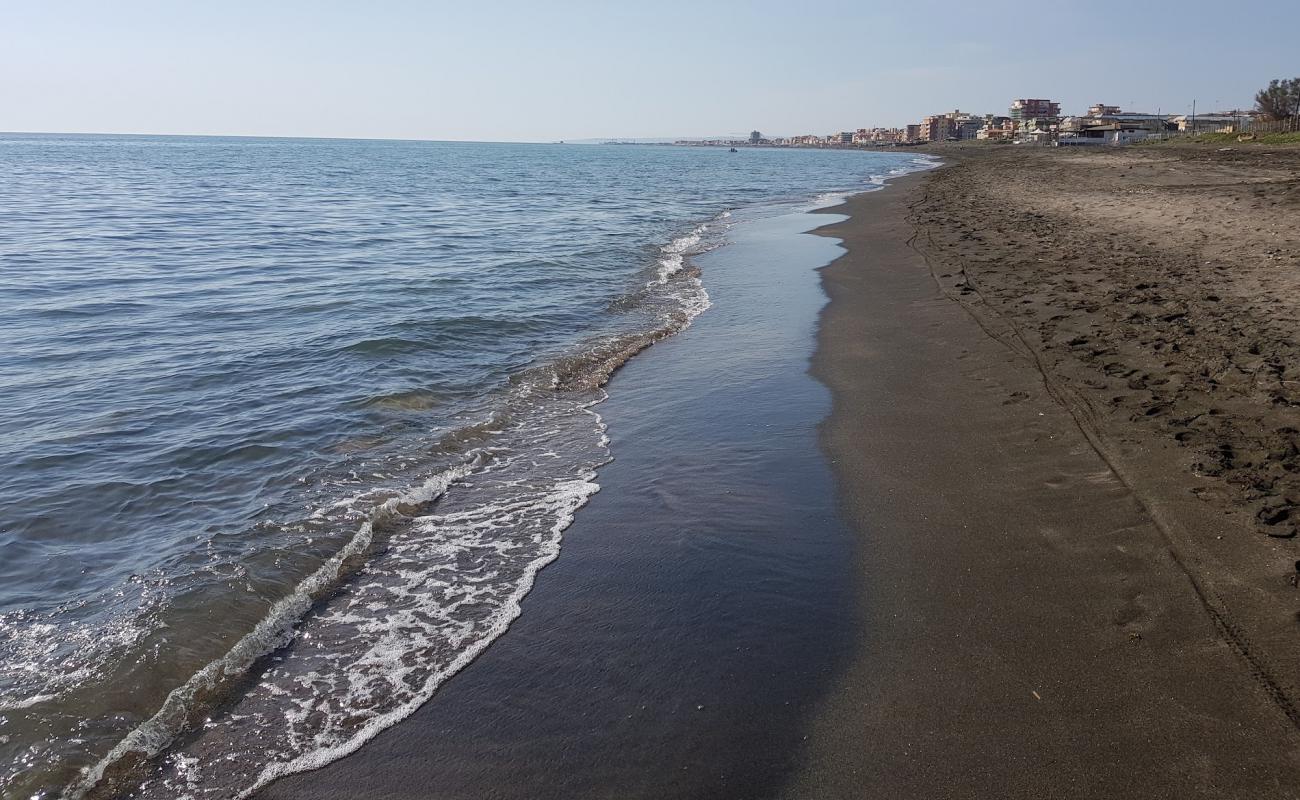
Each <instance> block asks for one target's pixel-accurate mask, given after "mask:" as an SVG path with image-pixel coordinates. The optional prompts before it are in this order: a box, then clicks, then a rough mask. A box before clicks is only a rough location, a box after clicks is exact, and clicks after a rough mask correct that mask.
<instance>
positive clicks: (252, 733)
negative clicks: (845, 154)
mask: <svg viewBox="0 0 1300 800" xmlns="http://www.w3.org/2000/svg"><path fill="white" fill-rule="evenodd" d="M707 230H708V227H707V226H706V225H701V226H697V227H696V228H694V229H692V230H691V232H689V233H687V234H685V235H683V236H681V237H678V238H676V239H674V240H673V241H672V242H670V243H669V244H668V245H665V246H664V247H663V248H662V252H663V254H664V258H665V259H670V258H671V259H673V266H674V268H673V269H672V271H671V272H667V273H660V272H659V270H660V269H662V267H663V265H662V264H659V265H658V266H657V268H656V274H655V276H654V277H652V279H651V280H650V281H649V282H648V283H647V285H646V287H644V288H643V289H641V290H638V292H637V293H636V304H637V306H638V307H639V308H640V309H641V310H643V311H644V312H645V314H646V315H647V316H645V319H646V320H648V322H643V323H642V324H641V325H639V326H638V327H637V328H636V329H634V330H630V331H627V332H624V333H617V334H612V335H606V336H601V337H594V338H592V339H589V340H587V341H586V342H585V343H582V344H581V345H579V346H578V347H577V348H575V349H574V350H573V351H572V352H570V353H569V354H567V355H561V356H559V357H557V358H554V359H552V360H551V361H549V362H547V363H544V364H541V365H538V366H536V367H532V368H529V369H526V370H523V371H522V372H520V373H518V374H517V375H516V376H515V377H514V378H513V379H512V380H511V383H510V387H509V390H508V391H507V393H506V395H505V396H504V399H503V401H502V402H500V403H499V404H498V405H497V407H496V408H495V409H494V410H491V411H489V412H488V413H486V414H485V415H484V416H482V417H481V418H480V419H478V420H477V421H470V420H466V421H464V422H463V424H460V425H458V426H456V427H454V428H453V429H451V430H448V431H446V432H444V433H442V434H440V435H438V436H436V437H435V439H434V442H433V443H432V449H433V450H434V451H435V452H437V453H440V454H442V456H443V457H456V456H459V457H460V460H459V461H457V462H456V463H454V464H451V465H449V466H446V467H444V468H442V469H440V470H439V471H438V472H436V473H435V474H433V475H432V476H430V477H429V478H427V479H426V480H425V481H424V482H423V483H422V484H421V485H420V486H419V487H418V488H416V489H415V490H412V491H408V492H402V493H396V494H391V495H390V496H387V497H384V498H383V499H379V498H377V497H374V496H371V495H370V494H367V493H364V492H363V493H361V494H358V495H354V496H350V497H345V498H343V499H341V500H336V501H334V502H333V503H331V504H330V505H328V506H325V507H321V508H318V509H317V511H316V512H314V513H313V515H312V516H313V519H316V520H327V519H337V518H346V517H348V516H350V515H355V514H360V515H362V516H363V520H362V522H361V523H360V525H359V526H358V527H357V528H356V530H355V532H354V533H353V534H352V536H351V537H350V538H349V539H348V540H347V541H346V542H345V543H344V544H343V545H342V546H341V547H340V548H339V549H338V550H337V551H336V552H335V553H334V554H333V555H332V556H330V557H329V558H328V559H327V560H326V561H325V562H324V563H323V564H321V565H320V566H319V567H318V568H317V569H316V570H315V571H314V572H312V573H311V574H310V575H309V576H307V577H306V578H305V579H304V580H302V581H301V582H300V583H299V584H298V585H297V586H296V587H295V588H294V589H293V591H292V592H290V593H289V594H288V595H287V596H285V597H283V598H281V599H280V600H278V601H277V602H275V603H274V604H273V605H272V606H271V608H270V609H269V611H268V612H267V613H266V615H265V616H264V617H263V618H262V619H261V620H260V621H259V622H258V623H257V624H256V626H255V627H254V628H253V630H252V631H250V632H249V633H248V634H246V635H245V636H244V637H243V638H242V639H240V640H239V641H238V642H237V643H236V644H235V645H234V646H233V647H232V648H231V649H230V650H229V651H228V652H227V653H225V654H224V655H223V656H222V657H221V658H219V659H216V660H214V661H212V662H210V663H208V664H207V665H206V666H204V667H203V668H202V669H200V670H199V671H197V672H196V673H194V674H193V675H192V676H191V677H190V678H189V679H188V680H187V681H185V683H184V684H182V685H181V686H179V687H177V688H176V689H174V690H173V691H172V692H171V693H170V694H169V695H168V696H167V697H166V699H165V700H164V702H163V703H162V706H161V708H160V709H159V710H158V711H157V712H156V713H155V714H154V715H153V716H152V717H151V718H150V719H148V720H147V721H145V722H144V723H142V724H140V725H139V726H137V727H136V728H135V729H134V730H132V731H131V732H130V733H129V734H128V735H126V736H125V737H124V738H123V739H121V740H120V741H119V742H118V743H117V744H116V745H115V746H114V747H113V748H112V749H111V750H110V751H109V752H108V753H107V754H106V755H105V756H104V757H103V758H101V759H99V761H98V762H97V763H95V764H94V765H93V766H91V767H90V768H88V769H85V770H83V772H82V773H81V774H80V775H79V777H78V778H77V779H76V780H75V781H74V782H73V783H72V784H71V785H69V786H68V787H67V789H66V790H65V791H64V793H63V795H62V796H63V797H64V798H65V800H80V798H94V797H112V796H115V795H116V794H119V793H122V792H125V791H131V792H132V794H133V796H135V797H139V798H143V799H146V800H147V798H155V797H156V798H169V799H170V798H175V797H180V796H185V797H192V798H201V797H202V798H207V797H231V796H238V797H246V796H248V795H249V794H251V793H252V792H254V791H256V790H257V789H258V788H260V787H261V786H264V785H266V784H267V783H268V782H270V781H271V780H274V779H275V778H277V777H280V776H282V775H286V774H289V773H292V772H297V771H301V770H305V769H312V768H315V767H318V766H321V765H323V764H325V763H328V762H329V761H332V760H335V759H337V758H339V757H341V756H343V755H346V754H347V753H350V752H352V751H354V750H355V749H357V748H358V747H360V746H361V745H362V744H363V743H364V742H366V741H368V740H369V739H370V738H373V736H375V735H376V734H377V733H378V732H379V731H381V730H383V729H385V728H387V727H389V726H391V725H392V724H394V723H395V722H397V721H399V720H401V719H403V718H405V717H406V716H409V715H410V714H411V713H413V712H414V711H415V710H416V709H417V708H419V707H420V705H422V704H423V703H424V702H425V701H427V700H428V699H429V698H430V697H431V696H432V695H433V694H434V693H435V692H436V691H437V689H438V687H439V686H441V685H442V683H443V682H445V681H446V680H447V678H449V677H450V676H451V675H453V674H455V673H456V672H457V671H459V670H460V669H462V668H463V667H464V666H465V665H466V664H468V663H469V662H471V661H472V660H473V659H474V658H475V657H476V656H477V655H478V654H479V653H481V652H482V651H483V650H484V649H485V648H486V647H487V646H488V645H489V644H490V643H491V642H492V641H493V640H494V639H496V638H497V637H498V636H500V635H501V633H503V632H504V631H505V630H506V628H507V627H508V626H509V624H510V623H511V622H512V621H513V620H514V619H516V618H517V617H518V615H519V613H520V611H521V606H520V603H521V601H522V598H523V597H524V596H525V595H526V594H527V593H528V591H529V590H530V589H531V587H532V585H533V582H534V579H535V576H536V574H537V572H538V571H539V570H540V569H541V568H542V567H544V566H545V565H546V564H548V563H550V562H551V561H553V560H554V559H555V558H556V556H557V555H558V553H559V549H560V542H561V534H562V532H563V531H564V530H565V529H566V528H567V527H568V526H569V525H570V524H571V523H572V521H573V519H574V516H575V514H576V512H577V510H578V509H579V508H581V506H582V505H583V504H585V503H586V502H587V500H588V498H590V497H591V495H593V494H594V493H595V492H597V491H598V490H599V485H598V484H597V483H596V481H595V478H596V474H597V470H598V468H599V467H600V466H602V465H603V464H605V463H607V462H608V460H609V458H610V455H609V451H608V438H607V436H606V435H605V426H604V423H603V422H602V420H601V419H600V416H599V414H597V413H596V412H595V411H594V410H593V407H594V406H595V405H597V404H599V403H600V402H602V401H603V400H604V399H605V397H606V395H605V392H604V390H603V388H602V387H603V386H604V385H605V383H607V382H608V380H609V379H610V378H611V377H612V375H613V374H614V373H615V372H616V371H617V370H618V369H619V368H621V367H622V366H623V365H624V364H626V363H627V362H628V361H629V360H630V359H631V358H632V357H634V356H635V355H636V354H637V353H639V352H641V351H643V350H644V349H646V348H647V347H650V346H651V345H653V344H654V343H655V342H657V341H660V340H662V339H664V338H666V337H669V336H672V335H673V334H675V333H677V332H679V331H681V330H682V329H684V328H685V327H687V326H688V325H689V324H690V323H691V321H692V320H693V319H694V318H695V317H696V316H698V315H699V314H700V313H702V312H703V311H704V310H706V309H707V308H708V307H709V300H708V294H707V292H706V291H705V290H704V286H703V283H702V281H701V278H700V272H699V270H698V269H697V268H695V267H694V266H689V265H686V264H685V261H686V259H687V258H688V257H689V255H690V254H691V253H693V252H698V251H699V250H700V249H701V248H702V245H701V242H702V237H703V235H704V234H705V232H706V231H707ZM676 259H681V263H680V264H679V263H678V262H677V261H676ZM371 341H374V340H371ZM385 343H387V340H385ZM423 397H424V395H422V394H421V393H410V392H403V393H397V394H395V395H388V396H384V397H381V398H376V400H377V402H378V403H380V404H381V405H384V406H387V405H389V404H390V403H392V404H396V405H397V406H399V407H405V405H406V404H407V403H408V402H414V403H415V404H416V405H418V404H419V403H421V402H422V401H423V400H422V398H423ZM258 676H261V677H258ZM231 752H260V753H266V754H268V761H266V762H265V763H255V762H248V763H243V762H240V763H235V762H232V761H230V760H229V759H226V758H225V756H226V755H228V754H229V753H231ZM216 764H219V765H221V766H220V767H219V768H218V769H214V768H213V767H212V765H216Z"/></svg>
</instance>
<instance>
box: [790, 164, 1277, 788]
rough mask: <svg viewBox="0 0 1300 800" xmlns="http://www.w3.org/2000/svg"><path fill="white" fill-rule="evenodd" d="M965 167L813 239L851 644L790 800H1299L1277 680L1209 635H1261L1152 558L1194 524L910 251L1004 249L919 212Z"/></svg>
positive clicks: (1181, 571)
mask: <svg viewBox="0 0 1300 800" xmlns="http://www.w3.org/2000/svg"><path fill="white" fill-rule="evenodd" d="M965 163H966V162H965V161H963V162H962V163H959V164H958V165H957V166H949V167H946V168H944V169H941V170H939V171H937V172H936V173H933V174H931V175H918V176H911V177H908V178H904V179H902V180H899V181H896V182H895V183H894V184H893V185H892V186H891V188H889V189H887V190H885V191H881V192H875V193H870V194H865V195H860V196H858V197H856V198H853V199H851V200H850V201H849V202H848V204H847V206H845V207H840V208H836V209H835V211H836V212H847V213H848V214H850V219H849V220H848V221H846V222H843V223H839V224H835V225H832V226H829V227H827V228H824V229H822V231H821V232H822V233H824V234H826V235H829V236H834V237H837V238H839V239H841V240H842V241H843V243H844V246H845V248H846V253H845V254H844V255H843V256H842V257H841V258H840V259H839V260H837V261H836V262H834V263H833V264H832V265H831V266H829V267H828V268H826V270H825V271H824V272H823V276H824V287H825V289H826V291H827V293H828V294H829V296H830V303H829V305H828V306H827V308H826V310H825V312H824V314H823V317H822V325H821V329H820V333H819V349H818V352H817V355H816V358H815V362H814V373H815V375H816V376H817V377H819V378H820V379H821V380H822V381H824V382H825V383H826V384H827V385H828V386H829V387H830V389H831V391H832V395H833V413H832V416H831V417H830V419H829V420H828V421H827V422H826V423H825V424H824V426H823V429H822V438H823V445H824V447H825V449H826V451H827V452H828V454H829V457H830V459H831V460H832V462H833V468H834V470H835V472H836V475H837V478H838V481H839V486H840V495H841V500H842V503H843V506H844V513H845V515H846V516H847V518H848V519H849V520H850V521H851V522H852V524H853V525H855V526H856V528H857V529H858V531H859V535H860V537H861V549H860V553H859V570H860V572H861V577H862V581H863V585H864V587H865V588H864V592H863V600H862V602H863V615H864V617H865V619H866V622H865V628H864V630H863V633H862V639H861V642H860V645H859V648H858V650H857V655H856V658H855V659H854V662H853V665H852V666H851V667H850V668H849V669H848V670H847V671H846V672H845V674H844V675H843V676H842V677H841V679H840V680H839V683H838V686H837V688H836V689H835V690H834V691H833V692H832V693H831V694H830V697H829V699H828V700H827V701H826V702H825V703H824V705H823V707H822V708H821V711H820V713H819V715H818V717H817V719H816V720H815V722H814V723H813V724H812V726H811V729H810V735H809V745H808V751H807V763H806V766H805V768H804V769H803V770H802V772H801V773H800V775H799V776H797V779H796V780H794V781H792V782H791V783H790V784H789V785H788V786H786V787H785V789H784V795H785V796H788V797H792V798H797V797H804V798H806V797H850V796H869V797H870V796H896V797H908V798H910V797H926V798H941V797H942V798H989V797H1003V798H1017V797H1024V798H1030V797H1033V798H1045V797H1144V798H1154V797H1180V798H1186V797H1222V798H1230V797H1231V798H1239V797H1252V798H1290V797H1298V796H1300V788H1298V782H1297V780H1296V777H1295V776H1296V775H1297V774H1300V772H1297V770H1298V769H1300V736H1298V735H1297V729H1296V726H1295V723H1294V722H1293V720H1292V719H1291V718H1290V717H1289V713H1290V708H1289V705H1288V704H1289V694H1288V688H1287V687H1286V686H1284V685H1279V683H1280V682H1284V679H1283V678H1282V677H1281V676H1282V675H1283V673H1282V672H1281V670H1280V668H1279V667H1278V665H1279V664H1282V663H1284V661H1283V660H1282V659H1281V658H1278V659H1273V658H1272V657H1271V655H1270V654H1269V653H1268V652H1263V653H1256V652H1254V651H1253V650H1251V649H1250V648H1251V646H1250V645H1248V644H1246V645H1243V642H1245V641H1247V640H1248V637H1246V636H1245V635H1244V634H1243V635H1241V636H1236V635H1234V634H1233V632H1232V631H1231V630H1228V629H1226V628H1225V626H1237V629H1238V632H1240V629H1241V626H1246V627H1252V626H1253V627H1256V628H1261V629H1263V628H1267V627H1268V625H1269V621H1268V620H1263V619H1262V618H1257V617H1252V616H1250V615H1249V614H1247V613H1246V612H1245V611H1243V612H1242V613H1243V615H1244V616H1232V617H1230V618H1229V619H1227V620H1225V619H1224V618H1222V616H1221V612H1222V609H1221V608H1220V607H1218V606H1216V605H1215V603H1216V602H1217V601H1216V600H1215V599H1214V597H1213V596H1209V597H1207V595H1206V585H1207V584H1206V581H1207V578H1206V575H1205V574H1204V572H1203V570H1202V565H1201V563H1200V562H1199V561H1198V560H1197V554H1196V553H1191V552H1189V551H1187V550H1186V549H1185V548H1183V546H1182V540H1181V539H1180V538H1179V536H1180V535H1181V534H1177V533H1174V534H1171V530H1170V529H1171V526H1173V525H1175V524H1176V522H1177V520H1178V519H1181V518H1182V517H1177V516H1175V515H1173V514H1172V513H1171V512H1170V511H1169V510H1168V509H1169V508H1172V507H1177V508H1179V509H1186V508H1189V507H1190V508H1193V509H1194V506H1189V504H1195V503H1199V502H1200V501H1199V500H1197V499H1196V497H1195V496H1194V495H1192V494H1190V493H1186V492H1184V493H1183V494H1182V495H1178V493H1177V492H1170V493H1168V494H1167V495H1161V497H1164V498H1165V499H1164V500H1162V501H1160V502H1159V503H1157V502H1154V501H1153V500H1152V499H1151V498H1152V496H1153V495H1150V494H1149V493H1148V492H1147V489H1146V488H1145V487H1146V483H1141V484H1135V482H1134V481H1133V480H1132V479H1131V476H1129V475H1127V474H1125V472H1124V470H1125V467H1124V466H1123V465H1121V464H1117V463H1116V462H1114V461H1113V460H1112V458H1111V457H1110V454H1109V453H1108V452H1107V451H1106V449H1105V447H1104V440H1103V439H1102V438H1100V437H1102V436H1104V435H1107V434H1106V433H1105V432H1104V431H1103V432H1102V433H1099V432H1098V430H1097V429H1094V428H1091V427H1089V420H1088V419H1087V418H1083V419H1082V420H1081V418H1080V417H1081V415H1080V414H1079V413H1078V412H1077V410H1076V409H1074V408H1072V406H1071V405H1070V403H1069V402H1066V401H1065V400H1064V398H1063V396H1062V395H1061V393H1060V392H1059V391H1058V384H1059V380H1058V379H1057V378H1056V377H1055V376H1054V375H1053V374H1052V373H1051V372H1050V368H1049V370H1048V372H1047V373H1045V372H1044V369H1043V364H1042V358H1041V351H1040V350H1038V349H1036V348H1037V347H1038V346H1039V343H1038V342H1037V341H1034V340H1032V339H1028V340H1021V339H1019V338H1017V337H1016V336H1014V329H1013V328H1011V327H1010V326H1009V324H1008V323H1007V322H1006V321H1005V320H1003V319H1000V318H998V317H997V316H996V315H993V314H990V313H987V312H988V310H987V309H984V310H981V309H978V308H973V307H972V302H971V300H970V299H969V298H967V297H966V295H967V294H969V292H966V293H964V292H963V291H962V290H963V288H964V284H963V276H962V274H961V273H960V269H959V266H953V265H952V264H950V263H947V262H944V261H942V260H941V259H939V258H938V256H939V254H941V253H942V252H943V248H942V247H941V246H939V245H934V246H932V247H930V249H929V250H926V247H927V246H929V240H928V237H929V235H930V233H931V232H934V235H935V237H936V241H937V240H939V239H942V238H943V237H944V236H947V235H949V234H952V235H953V236H954V237H955V238H957V239H961V237H962V236H963V235H965V236H966V237H967V238H966V239H964V240H962V241H963V242H964V245H968V246H969V248H968V249H967V250H965V251H964V254H965V255H966V256H967V257H969V256H971V255H977V254H978V253H980V252H981V248H980V245H981V242H980V241H979V240H976V239H972V238H970V237H972V236H986V238H996V236H997V232H996V231H995V230H994V229H993V228H990V227H989V226H988V224H987V223H988V220H987V219H986V220H985V222H986V225H985V226H984V227H982V228H981V227H979V224H978V223H979V219H978V217H977V216H976V215H972V216H971V217H970V218H968V219H964V220H963V222H965V223H967V227H965V228H961V227H958V226H956V223H955V221H954V218H953V216H951V215H950V214H945V211H944V209H942V208H937V207H935V206H934V205H929V206H927V205H926V204H927V202H933V197H932V196H933V193H934V192H935V191H936V189H937V188H938V187H943V186H945V185H947V183H950V182H951V181H953V180H955V179H956V178H955V177H954V176H958V177H959V176H960V174H961V173H960V170H962V169H963V168H964V166H963V164H965ZM1062 179H1065V178H1062ZM955 191H957V192H958V193H959V194H958V197H957V198H949V200H950V202H957V201H958V200H959V199H961V196H962V195H961V192H963V191H964V190H961V189H958V190H955ZM992 205H994V204H993V203H992V201H990V206H992ZM1008 213H1012V212H1008ZM1014 213H1020V212H1019V211H1018V210H1017V211H1016V212H1014ZM918 237H920V241H918ZM927 256H929V257H930V258H931V262H927ZM1034 263H1035V262H1033V261H1030V262H1026V263H1023V264H1021V265H1020V267H1019V269H1020V270H1022V271H1021V272H1020V273H1018V274H1019V275H1020V278H1021V281H1022V283H1023V284H1025V285H1033V283H1034V278H1033V277H1032V276H1030V275H1026V274H1025V272H1024V271H1023V270H1028V269H1032V267H1033V264H1034ZM1008 269H1011V268H1010V267H1008ZM954 276H955V277H954ZM1135 282H1140V280H1139V281H1135ZM1006 302H1007V303H1009V304H1010V303H1016V300H1015V298H1013V297H1012V296H1011V294H1008V296H1007V298H1006ZM982 311H983V312H984V313H981V312H982ZM1047 316H1049V317H1050V316H1053V314H1052V313H1048V314H1047ZM1107 430H1110V429H1107ZM1110 435H1113V434H1110ZM1126 463H1127V462H1126ZM1147 468H1148V469H1152V467H1150V465H1147ZM1158 482H1159V481H1158V480H1156V479H1155V476H1154V475H1153V478H1152V480H1151V481H1149V483H1158ZM1166 482H1167V481H1166ZM1175 495H1177V497H1176V498H1175ZM1171 498H1172V499H1171ZM1161 503H1163V505H1162V504H1161ZM1194 510H1195V509H1194ZM1196 511H1199V510H1196ZM1180 513H1191V512H1186V511H1183V512H1180ZM1252 535H1254V534H1252ZM1262 538H1267V537H1262ZM1270 541H1271V540H1270ZM1260 558H1261V559H1262V556H1261V557H1260ZM1265 560H1266V559H1265ZM1270 563H1272V562H1270ZM1272 568H1273V571H1274V573H1275V574H1273V575H1271V576H1270V577H1271V578H1272V579H1275V580H1277V581H1278V582H1279V583H1281V582H1283V581H1282V576H1281V575H1280V573H1279V572H1278V570H1279V569H1280V567H1278V565H1277V564H1276V563H1273V564H1272ZM1288 568H1289V566H1288ZM1261 569H1262V568H1261ZM1215 574H1216V575H1218V573H1215ZM1216 586H1217V584H1216ZM1291 605H1292V606H1293V605H1294V602H1292V604H1291ZM1278 613H1283V614H1288V615H1289V614H1293V613H1294V609H1293V608H1290V607H1287V608H1285V609H1283V610H1282V611H1280V612H1278ZM1270 619H1273V618H1270Z"/></svg>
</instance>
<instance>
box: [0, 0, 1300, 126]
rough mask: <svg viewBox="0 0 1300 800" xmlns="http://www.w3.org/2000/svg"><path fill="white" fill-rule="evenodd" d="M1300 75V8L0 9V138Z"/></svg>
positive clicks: (744, 118) (538, 0)
mask: <svg viewBox="0 0 1300 800" xmlns="http://www.w3.org/2000/svg"><path fill="white" fill-rule="evenodd" d="M1298 52H1300V2H1297V0H1255V1H1254V2H1251V3H1249V4H1230V3H1223V2H1222V0H1216V1H1215V2H1202V0H1176V1H1175V2H1170V1H1169V0H1126V1H1125V2H1114V1H1113V0H1059V1H1049V2H1035V1H1034V0H1018V1H1017V2H1003V0H970V1H969V2H952V1H951V0H889V2H877V1H876V0H853V1H851V2H842V1H841V0H781V2H767V1H766V0H763V1H761V2H725V3H724V2H709V0H693V1H692V2H680V1H679V0H657V1H654V2H652V1H651V0H642V1H641V2H621V1H620V0H606V2H585V1H576V0H575V1H574V2H566V1H564V0H555V1H554V2H547V1H546V0H534V1H533V2H516V1H515V0H461V1H460V2H454V3H453V2H442V1H441V0H432V1H428V2H416V1H415V0H372V1H371V2H362V1H361V0H355V2H335V1H334V0H312V1H311V2H304V1H302V0H279V1H277V0H260V1H259V2H246V1H245V0H212V1H211V2H192V1H190V0H169V1H168V2H162V1H161V0H160V1H157V2H150V1H146V0H0V130H2V131H42V132H87V133H154V134H217V135H256V136H326V137H357V138H400V139H439V140H467V141H555V140H561V139H578V138H588V137H611V138H614V137H684V136H714V135H723V134H747V133H748V132H749V131H750V130H751V129H758V130H760V131H763V132H764V133H765V134H770V135H792V134H799V133H816V134H822V135H824V134H826V133H830V132H832V131H839V130H851V129H854V128H859V127H873V126H877V125H879V126H898V125H902V124H906V123H908V122H915V121H917V120H918V119H919V118H920V117H921V116H923V115H925V114H931V113H940V112H944V111H951V110H954V109H961V110H963V111H973V112H978V113H988V112H996V113H1004V114H1005V113H1006V108H1007V107H1008V105H1009V104H1010V101H1011V100H1013V99H1015V98H1017V97H1044V98H1050V99H1054V100H1059V101H1060V102H1061V103H1062V110H1063V111H1064V112H1065V113H1067V114H1068V113H1082V112H1083V111H1085V110H1086V109H1087V107H1088V105H1090V104H1092V103H1095V102H1105V103H1109V104H1112V105H1119V106H1121V107H1123V108H1124V109H1125V110H1134V111H1149V112H1152V113H1154V112H1156V111H1157V110H1161V111H1164V112H1165V113H1185V112H1188V111H1190V110H1191V107H1192V102H1193V100H1195V101H1196V102H1197V109H1198V111H1209V110H1216V109H1219V108H1230V107H1248V106H1250V105H1251V104H1252V101H1253V97H1254V93H1255V91H1256V90H1257V89H1259V88H1261V87H1263V86H1264V85H1265V84H1266V83H1267V82H1268V81H1269V79H1271V78H1282V77H1286V78H1290V77H1297V76H1298V75H1300V57H1297V53H1298Z"/></svg>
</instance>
